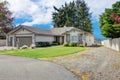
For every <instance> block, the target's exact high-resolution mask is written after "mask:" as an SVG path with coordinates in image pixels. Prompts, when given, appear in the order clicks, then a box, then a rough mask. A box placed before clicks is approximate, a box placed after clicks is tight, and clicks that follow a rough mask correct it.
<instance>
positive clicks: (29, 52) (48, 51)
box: [0, 46, 87, 58]
mask: <svg viewBox="0 0 120 80" xmlns="http://www.w3.org/2000/svg"><path fill="white" fill-rule="evenodd" d="M86 49H87V48H85V47H63V46H57V47H48V48H36V49H17V50H3V51H0V54H7V55H14V56H24V57H30V58H48V57H57V56H63V55H67V54H72V53H76V52H80V51H83V50H86Z"/></svg>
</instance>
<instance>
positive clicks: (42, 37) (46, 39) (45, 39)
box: [35, 35, 55, 42]
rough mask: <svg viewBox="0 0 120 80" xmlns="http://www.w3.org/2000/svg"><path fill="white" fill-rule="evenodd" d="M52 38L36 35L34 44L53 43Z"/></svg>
mask: <svg viewBox="0 0 120 80" xmlns="http://www.w3.org/2000/svg"><path fill="white" fill-rule="evenodd" d="M54 40H55V39H54V36H44V35H36V36H35V42H53V41H54Z"/></svg>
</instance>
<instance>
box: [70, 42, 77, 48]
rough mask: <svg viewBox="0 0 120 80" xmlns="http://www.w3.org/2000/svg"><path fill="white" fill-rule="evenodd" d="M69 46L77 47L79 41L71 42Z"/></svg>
mask: <svg viewBox="0 0 120 80" xmlns="http://www.w3.org/2000/svg"><path fill="white" fill-rule="evenodd" d="M69 46H70V47H76V46H77V43H75V42H71V43H70V44H69Z"/></svg>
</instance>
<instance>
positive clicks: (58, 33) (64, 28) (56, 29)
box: [50, 27, 73, 35]
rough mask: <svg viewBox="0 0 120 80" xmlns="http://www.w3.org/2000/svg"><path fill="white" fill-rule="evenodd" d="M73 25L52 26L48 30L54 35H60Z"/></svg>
mask: <svg viewBox="0 0 120 80" xmlns="http://www.w3.org/2000/svg"><path fill="white" fill-rule="evenodd" d="M71 29H73V27H62V28H52V29H51V30H50V31H51V32H52V33H53V34H55V35H62V34H63V33H65V32H67V31H70V30H71Z"/></svg>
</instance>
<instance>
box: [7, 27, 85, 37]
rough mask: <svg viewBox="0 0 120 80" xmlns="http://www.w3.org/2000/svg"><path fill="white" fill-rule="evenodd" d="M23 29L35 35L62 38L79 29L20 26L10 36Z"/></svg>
mask: <svg viewBox="0 0 120 80" xmlns="http://www.w3.org/2000/svg"><path fill="white" fill-rule="evenodd" d="M21 28H24V29H26V30H28V31H30V32H33V33H35V34H41V35H49V36H61V35H62V34H64V33H66V32H67V31H70V30H72V29H77V28H74V27H62V28H52V29H51V30H45V29H41V28H34V27H32V26H25V25H19V26H18V27H16V28H15V29H13V30H12V31H11V32H9V33H8V34H11V33H14V32H16V31H17V30H19V29H21ZM77 30H79V31H82V30H80V29H77ZM82 32H85V31H82Z"/></svg>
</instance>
